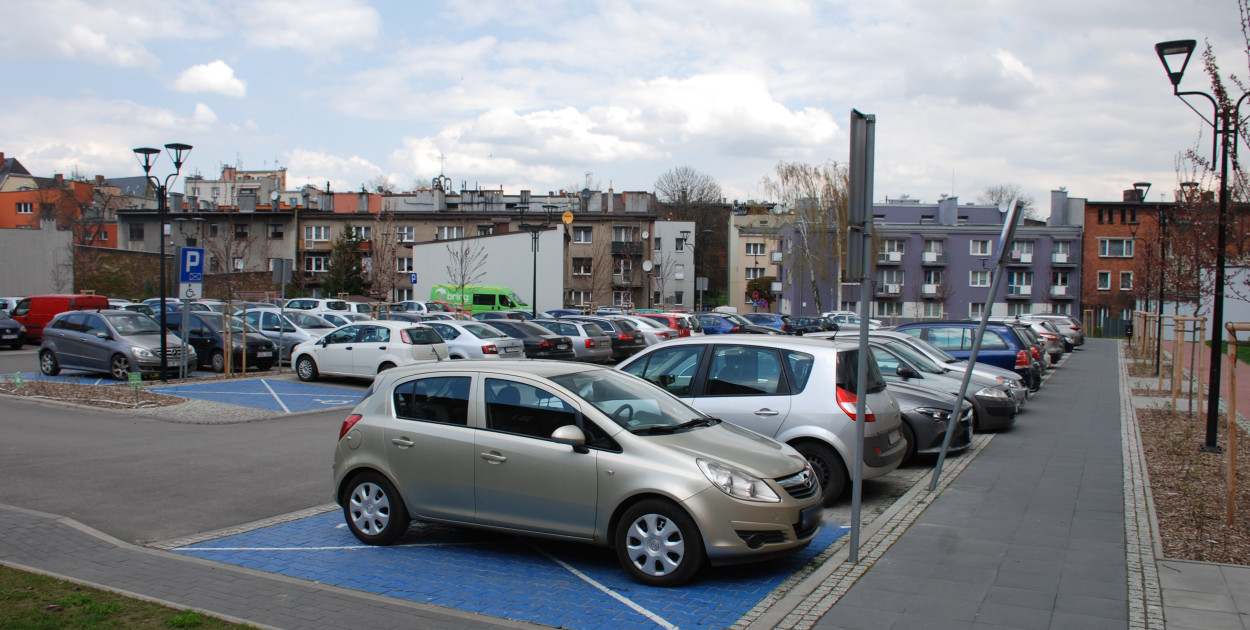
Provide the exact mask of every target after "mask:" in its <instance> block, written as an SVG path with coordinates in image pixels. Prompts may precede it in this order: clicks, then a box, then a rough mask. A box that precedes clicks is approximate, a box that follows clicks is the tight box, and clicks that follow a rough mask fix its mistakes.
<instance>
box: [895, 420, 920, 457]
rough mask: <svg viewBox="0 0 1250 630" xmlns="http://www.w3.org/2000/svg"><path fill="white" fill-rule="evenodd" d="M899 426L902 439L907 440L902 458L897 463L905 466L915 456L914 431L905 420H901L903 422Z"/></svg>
mask: <svg viewBox="0 0 1250 630" xmlns="http://www.w3.org/2000/svg"><path fill="white" fill-rule="evenodd" d="M899 428H900V429H902V431H903V439H904V440H907V449H906V450H904V451H903V459H902V461H900V462H899V463H898V465H899V466H906V465H907V464H908V462H910V461H911V459H912V458H913V457H915V456H916V431H915V430H913V429H912V428H911V425H910V424H908V423H907V420H903V424H901V425H899Z"/></svg>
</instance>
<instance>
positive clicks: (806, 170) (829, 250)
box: [764, 162, 850, 312]
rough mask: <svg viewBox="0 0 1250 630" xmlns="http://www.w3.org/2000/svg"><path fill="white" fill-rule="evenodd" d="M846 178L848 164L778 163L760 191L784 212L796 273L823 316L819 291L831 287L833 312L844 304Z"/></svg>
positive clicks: (847, 182)
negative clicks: (792, 241) (791, 234)
mask: <svg viewBox="0 0 1250 630" xmlns="http://www.w3.org/2000/svg"><path fill="white" fill-rule="evenodd" d="M848 178H849V173H848V171H847V168H846V165H843V164H839V163H837V162H826V163H824V164H820V165H813V164H804V163H800V162H791V163H787V162H779V163H778V164H777V166H776V167H775V168H774V169H773V175H772V177H765V178H764V189H765V190H766V191H768V193H769V195H771V196H772V197H773V199H774V200H776V201H777V202H778V203H779V204H780V205H781V207H782V208H783V209H784V210H785V212H784V214H783V215H782V217H783V219H782V220H783V221H784V222H785V223H787V224H789V225H790V226H791V227H792V228H793V229H794V232H795V235H796V236H795V245H796V246H795V247H792V248H791V251H792V252H794V256H795V257H796V259H797V260H796V262H798V264H797V265H795V268H796V269H797V270H798V272H799V273H800V274H802V276H803V277H801V278H797V279H796V282H807V283H808V284H809V285H810V287H811V291H812V296H813V297H814V298H815V301H816V310H817V312H823V311H825V310H827V309H825V308H824V305H823V302H822V295H821V292H820V287H822V286H828V285H830V284H832V285H833V286H834V287H835V295H836V297H835V301H836V304H834V307H835V308H836V306H837V304H841V302H842V279H841V277H840V275H841V274H840V270H841V269H845V268H846V260H845V256H846V253H845V251H844V247H843V245H842V244H843V242H844V241H845V235H846V229H847V217H848V214H847V212H848V208H849V205H848V204H849V197H848V190H849V188H850V183H849V179H848Z"/></svg>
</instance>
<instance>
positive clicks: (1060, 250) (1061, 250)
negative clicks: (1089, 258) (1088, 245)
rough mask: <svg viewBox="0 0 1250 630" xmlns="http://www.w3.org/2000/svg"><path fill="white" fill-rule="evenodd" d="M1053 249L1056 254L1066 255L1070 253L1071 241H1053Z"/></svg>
mask: <svg viewBox="0 0 1250 630" xmlns="http://www.w3.org/2000/svg"><path fill="white" fill-rule="evenodd" d="M1053 251H1054V253H1056V254H1063V255H1065V256H1067V255H1068V254H1071V253H1072V242H1071V241H1055V243H1054V250H1053Z"/></svg>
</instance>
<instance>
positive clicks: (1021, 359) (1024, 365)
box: [1016, 350, 1029, 370]
mask: <svg viewBox="0 0 1250 630" xmlns="http://www.w3.org/2000/svg"><path fill="white" fill-rule="evenodd" d="M1028 368H1029V353H1028V352H1025V351H1024V350H1021V351H1019V352H1017V353H1016V369H1017V370H1027V369H1028Z"/></svg>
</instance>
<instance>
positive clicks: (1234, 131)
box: [1155, 39, 1250, 453]
mask: <svg viewBox="0 0 1250 630" xmlns="http://www.w3.org/2000/svg"><path fill="white" fill-rule="evenodd" d="M1197 47H1198V43H1197V42H1196V41H1194V40H1192V39H1185V40H1178V41H1172V42H1162V43H1159V44H1155V53H1156V54H1158V55H1159V61H1162V62H1163V69H1164V70H1165V71H1167V73H1168V80H1170V81H1171V82H1172V94H1174V95H1175V96H1176V97H1177V98H1180V99H1181V101H1183V102H1184V103H1185V105H1188V106H1189V108H1190V109H1192V110H1193V111H1194V112H1195V113H1196V114H1198V116H1199V117H1201V118H1202V120H1203V121H1204V122H1206V123H1207V124H1208V125H1211V128H1212V129H1213V130H1214V132H1215V135H1214V137H1213V138H1212V147H1211V159H1212V162H1214V161H1215V154H1216V152H1218V153H1219V160H1220V210H1219V217H1218V219H1217V225H1218V228H1219V229H1218V231H1217V236H1216V243H1215V292H1214V295H1213V297H1212V300H1213V301H1214V302H1215V304H1214V308H1213V310H1212V320H1213V321H1212V326H1211V367H1210V370H1209V374H1210V378H1211V382H1210V384H1209V392H1208V394H1207V435H1206V442H1204V443H1203V445H1202V447H1201V450H1203V451H1205V452H1208V453H1220V452H1223V449H1221V448H1220V446H1219V445H1218V444H1217V443H1216V437H1217V435H1218V432H1219V411H1220V367H1221V362H1222V359H1223V352H1222V351H1221V347H1222V346H1223V343H1224V258H1225V249H1226V248H1227V242H1228V234H1227V233H1228V156H1229V153H1233V154H1236V152H1237V138H1238V135H1239V133H1240V128H1241V114H1240V110H1241V103H1242V101H1244V100H1246V96H1250V92H1247V93H1244V94H1242V95H1241V98H1238V99H1237V102H1236V104H1234V103H1232V102H1230V101H1229V98H1228V94H1227V93H1225V92H1223V91H1222V90H1221V92H1220V98H1219V99H1218V100H1217V99H1216V98H1215V97H1213V96H1211V95H1210V94H1207V93H1206V92H1193V91H1190V92H1181V91H1180V85H1181V77H1182V76H1184V74H1185V67H1186V66H1188V65H1189V58H1190V56H1192V55H1193V54H1194V49H1195V48H1197ZM1169 59H1171V60H1172V61H1179V62H1180V69H1179V70H1173V69H1172V66H1171V64H1170V63H1169V61H1168V60H1169ZM1186 96H1201V97H1203V98H1205V99H1207V100H1208V101H1210V102H1211V107H1212V109H1213V110H1214V114H1215V117H1214V118H1211V119H1208V118H1207V117H1206V115H1204V114H1203V113H1202V112H1200V111H1198V109H1197V108H1195V107H1194V106H1193V105H1192V104H1191V103H1190V102H1189V101H1186V100H1185V98H1184V97H1186Z"/></svg>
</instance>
